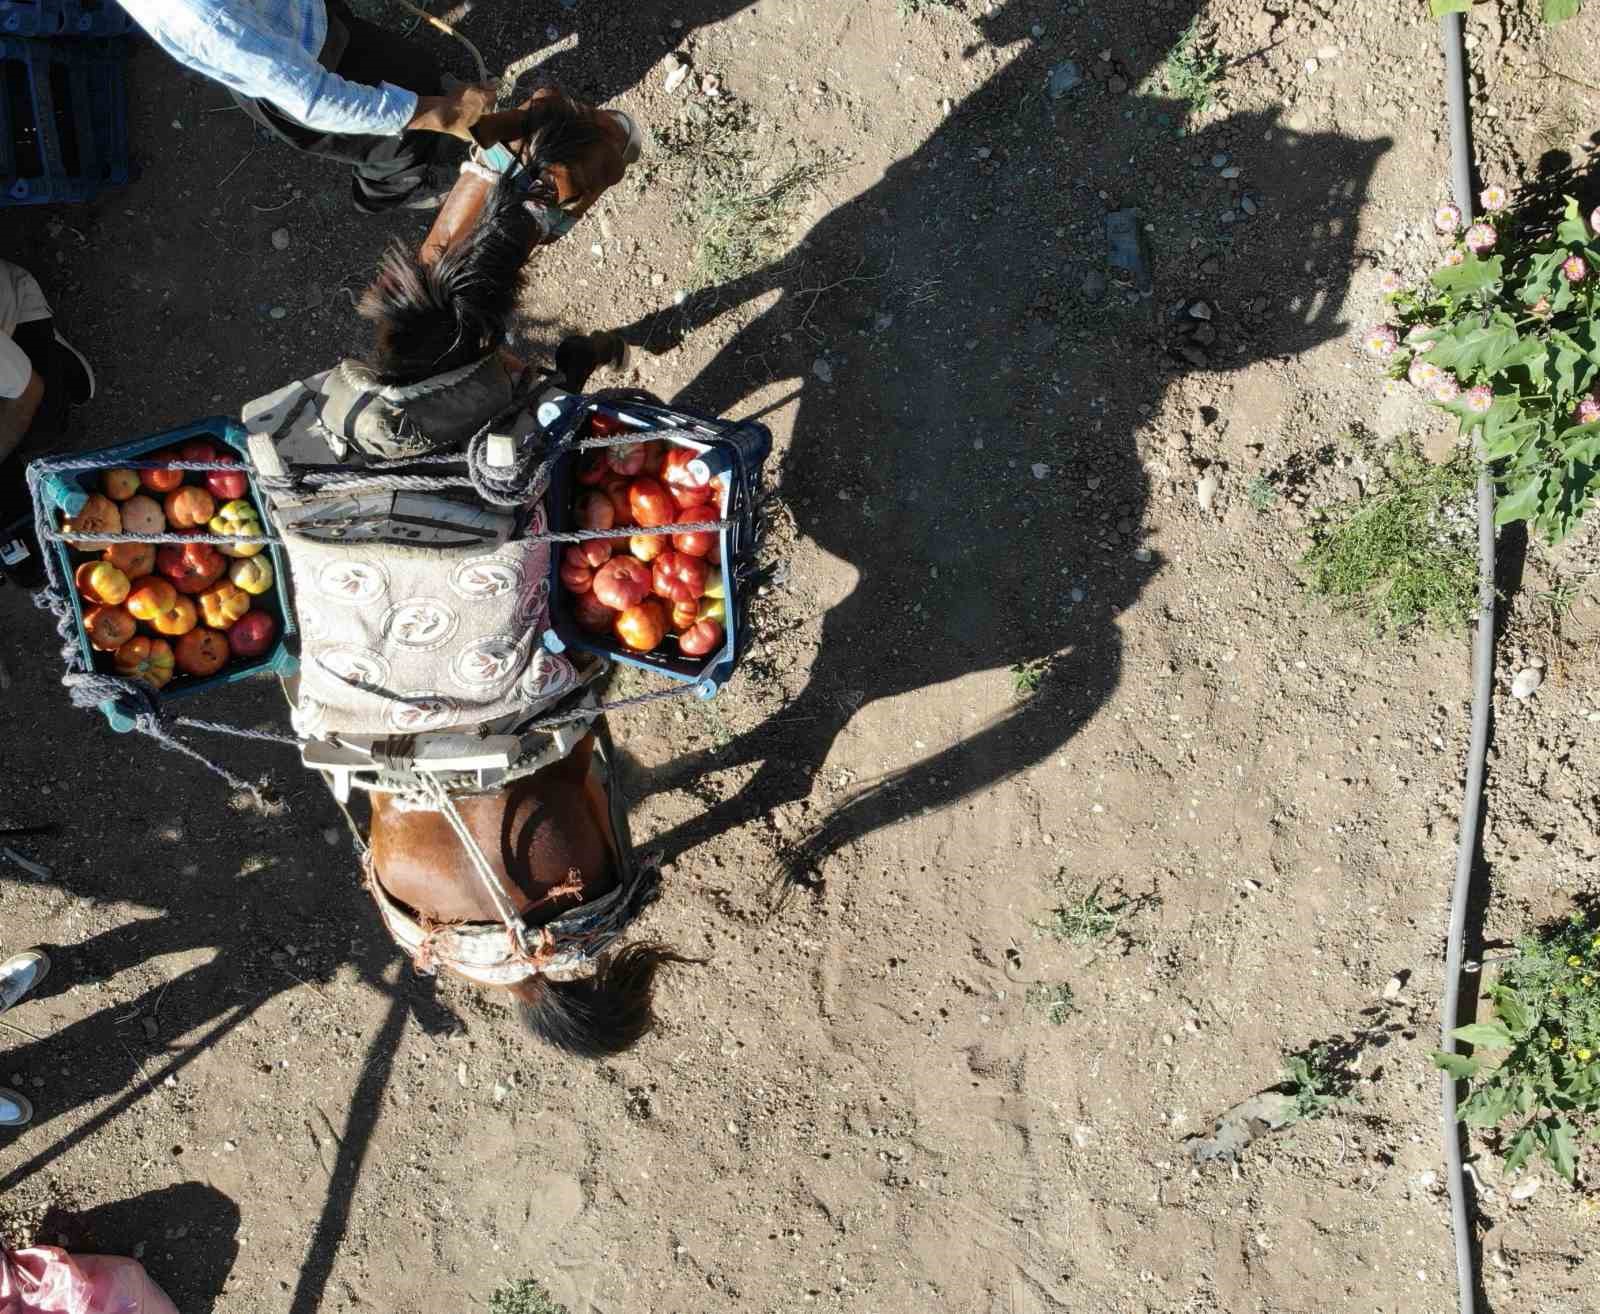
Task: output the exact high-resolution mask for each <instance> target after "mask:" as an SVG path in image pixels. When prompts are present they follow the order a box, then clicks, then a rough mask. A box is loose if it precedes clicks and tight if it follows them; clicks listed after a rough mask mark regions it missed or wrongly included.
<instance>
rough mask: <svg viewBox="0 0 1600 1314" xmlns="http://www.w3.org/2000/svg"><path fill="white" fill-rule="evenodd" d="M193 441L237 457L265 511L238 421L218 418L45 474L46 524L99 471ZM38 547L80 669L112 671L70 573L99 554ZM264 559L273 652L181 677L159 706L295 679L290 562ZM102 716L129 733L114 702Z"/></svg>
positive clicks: (128, 719)
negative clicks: (56, 580) (52, 559)
mask: <svg viewBox="0 0 1600 1314" xmlns="http://www.w3.org/2000/svg"><path fill="white" fill-rule="evenodd" d="M192 438H205V439H207V440H209V441H210V442H212V443H214V444H217V445H220V446H223V447H228V448H231V449H232V450H233V454H234V455H236V456H238V458H239V460H240V462H241V463H242V465H241V468H242V469H243V470H244V471H245V473H246V474H248V475H249V478H250V496H249V500H250V502H251V504H252V505H254V506H255V507H256V509H257V510H258V511H263V512H264V511H265V510H266V506H267V502H266V499H265V498H264V497H262V495H261V490H260V489H259V488H257V487H256V481H255V475H254V472H253V471H251V470H250V451H249V435H248V434H246V433H245V431H244V429H243V428H242V427H241V426H240V425H239V424H238V422H237V421H234V420H230V419H229V418H228V417H227V416H223V415H217V416H213V417H212V418H211V419H208V420H197V421H195V422H194V423H193V424H186V425H184V426H183V427H182V428H180V429H168V430H167V431H166V432H165V433H157V434H151V435H150V436H149V437H148V438H140V439H137V440H136V441H134V442H130V443H122V444H119V445H118V446H116V447H108V448H105V449H104V450H103V451H97V452H85V453H83V456H84V458H85V459H86V460H87V459H93V460H95V461H97V462H99V463H100V464H99V465H98V466H97V468H96V469H92V470H79V471H73V472H71V473H61V474H47V475H45V476H44V478H43V479H42V480H41V481H40V485H39V491H40V496H41V498H42V499H43V500H44V502H45V505H46V513H47V515H48V517H49V520H50V523H51V524H53V525H59V524H60V522H61V517H63V516H74V515H77V514H78V512H79V511H81V510H82V509H83V504H84V502H85V501H87V500H88V496H89V494H90V493H92V492H94V491H95V489H97V488H98V487H99V474H100V471H101V470H104V469H109V468H111V467H112V466H115V465H117V464H119V463H120V462H122V461H138V460H151V459H153V458H154V454H155V453H156V452H158V451H161V450H162V449H164V448H169V447H177V446H179V445H180V444H182V443H185V442H187V441H189V440H190V439H192ZM40 546H41V548H42V549H43V550H44V551H47V552H53V553H54V554H55V556H56V561H57V563H58V565H59V567H60V571H61V575H62V578H63V579H65V580H66V581H67V592H68V595H69V597H70V598H71V601H72V612H73V616H74V617H75V619H76V620H77V628H78V651H79V653H80V654H81V656H82V659H83V663H84V669H86V670H91V671H100V672H101V673H102V674H105V673H108V672H109V671H110V670H111V663H110V659H109V657H108V656H107V654H105V653H101V652H96V651H95V649H94V648H93V647H92V646H91V645H90V643H89V636H88V634H87V632H86V631H85V630H84V628H83V599H82V598H80V597H79V596H78V591H77V590H76V589H75V588H73V587H72V584H71V581H72V576H73V572H74V571H75V570H76V569H77V567H78V565H79V563H80V562H83V561H87V560H92V559H93V558H94V557H95V556H97V555H99V554H98V553H97V552H95V551H89V552H80V551H78V550H77V549H75V548H73V547H71V546H70V545H69V544H67V543H62V542H59V541H52V542H49V543H43V544H40ZM267 554H268V556H269V558H270V559H271V561H272V570H273V574H274V576H275V577H276V579H277V583H275V584H274V585H273V587H272V588H271V589H270V590H269V591H268V592H266V593H263V594H260V595H259V596H258V597H257V598H256V601H255V605H256V606H258V607H260V608H261V609H262V610H263V611H266V612H268V613H269V614H270V615H271V616H272V618H273V619H274V620H276V621H277V622H278V638H277V641H276V642H275V643H274V644H273V646H272V649H271V651H269V652H268V653H266V654H265V655H264V656H262V657H259V658H257V659H256V660H255V661H253V662H250V663H248V664H244V663H240V664H238V665H232V664H230V665H229V666H228V667H227V668H225V669H224V670H222V671H221V672H219V673H218V674H216V675H212V676H206V677H203V678H201V677H196V676H192V675H186V676H180V677H178V678H176V679H174V680H173V682H172V683H171V684H169V685H168V686H167V687H166V688H165V689H163V690H162V691H161V701H162V702H168V701H170V700H171V699H173V698H187V697H188V696H190V695H191V694H197V693H205V692H207V691H208V690H211V689H217V688H221V687H222V686H223V685H226V684H233V683H235V682H236V681H239V680H247V679H250V678H251V677H253V676H257V675H275V676H278V677H280V678H283V677H286V676H290V675H293V674H294V673H295V671H296V670H297V669H299V661H298V659H297V658H296V657H295V655H294V653H293V652H292V651H291V650H290V648H289V643H290V641H292V640H294V639H295V637H296V630H295V623H294V610H293V608H292V606H291V605H290V601H289V563H288V561H287V559H286V558H285V556H284V553H283V549H282V548H281V547H279V546H278V545H277V544H276V543H272V544H269V545H268V546H267ZM100 711H101V714H102V715H104V717H105V718H106V720H107V721H108V722H109V723H110V725H111V728H112V729H113V730H115V731H117V732H119V733H126V732H127V731H129V730H132V729H133V717H132V716H131V715H130V714H129V710H128V709H126V708H124V707H122V706H120V705H119V704H118V703H114V702H111V703H101V704H100Z"/></svg>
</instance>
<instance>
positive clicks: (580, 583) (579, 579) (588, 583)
mask: <svg viewBox="0 0 1600 1314" xmlns="http://www.w3.org/2000/svg"><path fill="white" fill-rule="evenodd" d="M570 551H571V549H570V548H569V549H568V552H570ZM561 582H562V583H563V584H565V585H566V586H567V587H568V588H569V589H571V590H572V591H573V592H574V593H587V592H588V591H589V590H590V588H592V587H593V585H594V571H593V569H591V568H590V566H589V563H588V562H587V561H585V560H584V559H583V558H582V557H572V556H567V555H563V556H562V558H561Z"/></svg>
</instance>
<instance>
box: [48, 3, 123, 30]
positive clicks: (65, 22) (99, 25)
mask: <svg viewBox="0 0 1600 1314" xmlns="http://www.w3.org/2000/svg"><path fill="white" fill-rule="evenodd" d="M57 3H59V4H60V6H61V29H60V31H61V35H62V36H77V37H108V36H121V35H122V34H123V33H125V32H131V31H133V19H131V18H129V17H128V15H127V14H126V13H125V12H124V11H123V8H122V6H121V5H119V4H118V3H117V0H57Z"/></svg>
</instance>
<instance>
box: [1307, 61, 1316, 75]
mask: <svg viewBox="0 0 1600 1314" xmlns="http://www.w3.org/2000/svg"><path fill="white" fill-rule="evenodd" d="M1316 71H1317V61H1316V60H1314V59H1308V60H1306V73H1307V74H1308V75H1309V74H1312V73H1315V72H1316Z"/></svg>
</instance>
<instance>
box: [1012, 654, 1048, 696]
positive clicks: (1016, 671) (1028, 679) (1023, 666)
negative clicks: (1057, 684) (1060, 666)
mask: <svg viewBox="0 0 1600 1314" xmlns="http://www.w3.org/2000/svg"><path fill="white" fill-rule="evenodd" d="M1049 671H1050V659H1049V658H1048V657H1035V658H1033V660H1031V661H1026V662H1018V663H1017V664H1016V665H1015V666H1013V667H1012V668H1011V687H1012V690H1013V691H1014V692H1015V693H1016V695H1017V697H1018V698H1027V697H1029V696H1030V695H1032V694H1035V693H1037V692H1038V691H1039V686H1040V685H1041V684H1043V683H1044V677H1045V676H1046V675H1047V674H1048V673H1049Z"/></svg>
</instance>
